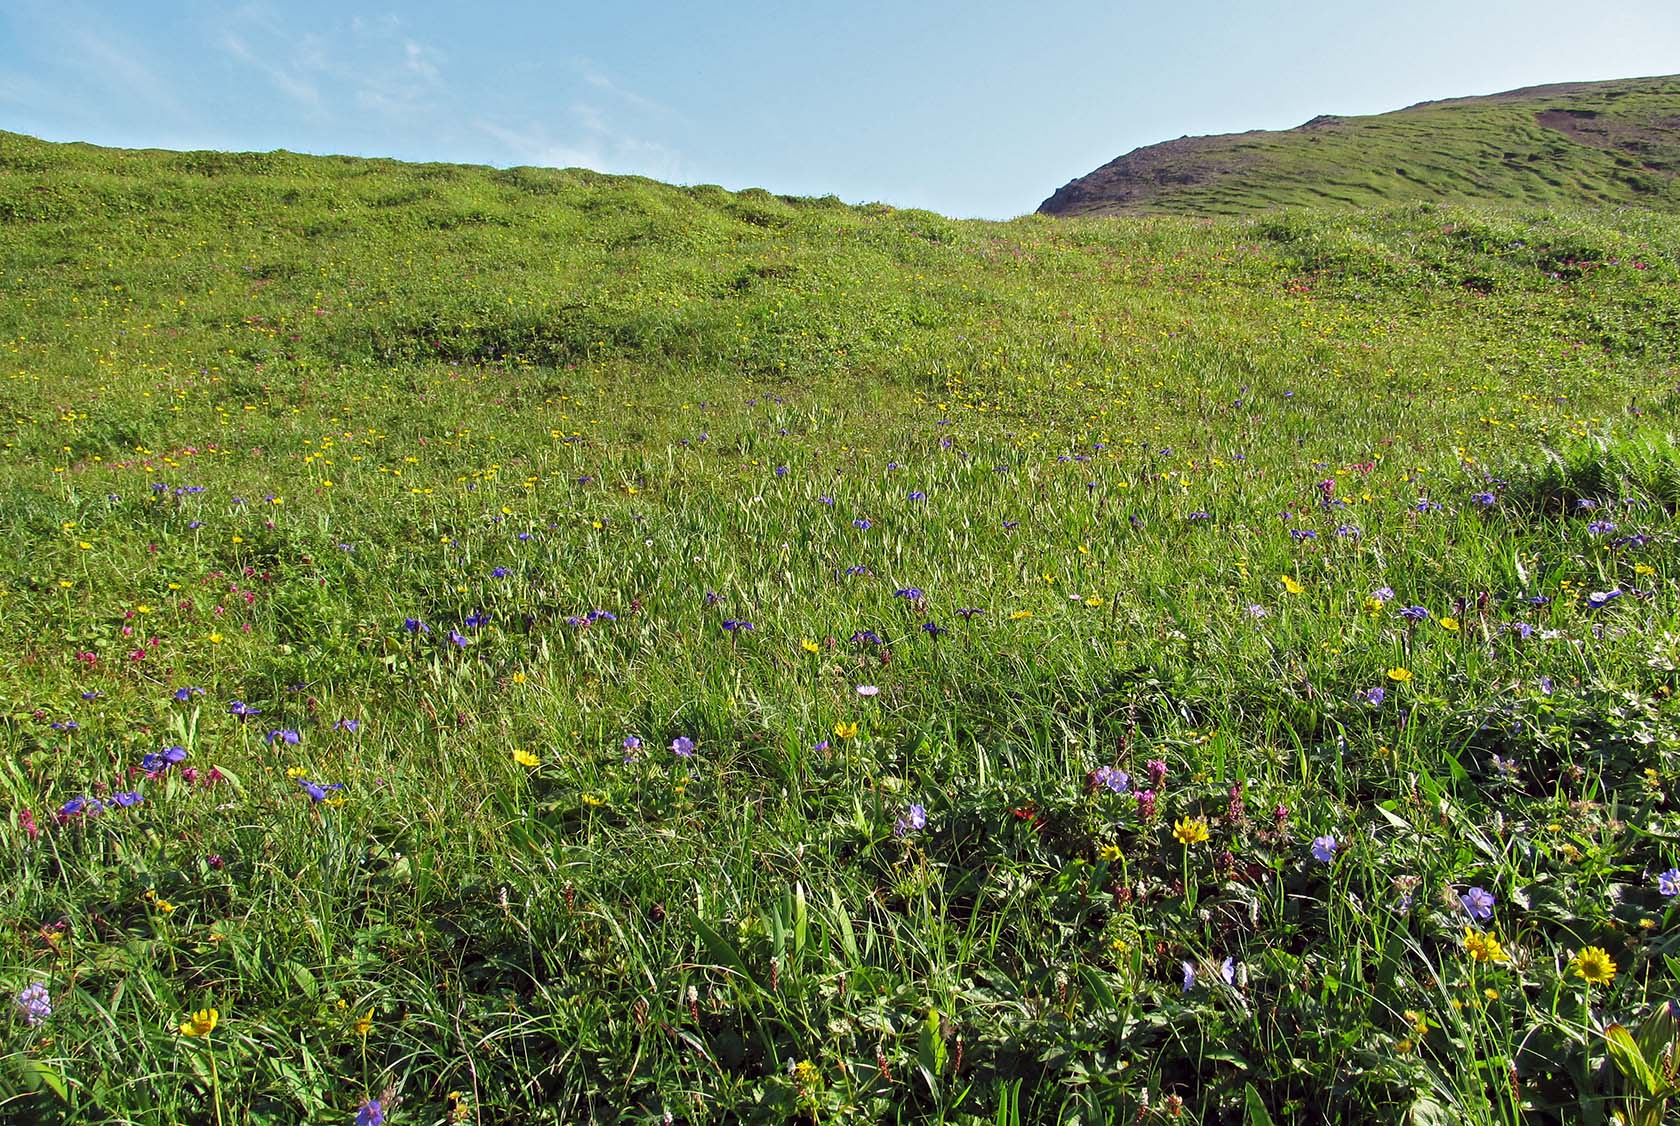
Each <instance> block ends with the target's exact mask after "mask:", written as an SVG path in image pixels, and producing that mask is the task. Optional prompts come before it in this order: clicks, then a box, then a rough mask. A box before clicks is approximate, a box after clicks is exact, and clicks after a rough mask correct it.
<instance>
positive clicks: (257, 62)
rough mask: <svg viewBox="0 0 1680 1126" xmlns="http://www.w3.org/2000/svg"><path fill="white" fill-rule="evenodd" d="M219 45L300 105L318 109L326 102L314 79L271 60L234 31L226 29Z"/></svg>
mask: <svg viewBox="0 0 1680 1126" xmlns="http://www.w3.org/2000/svg"><path fill="white" fill-rule="evenodd" d="M219 46H220V47H221V48H222V50H224V51H226V52H227V53H228V54H230V55H232V56H233V57H234V58H235V59H237V60H239V61H240V62H242V63H245V64H246V65H247V66H251V67H255V68H256V69H257V70H258V71H260V72H261V73H262V74H263V75H264V76H266V77H267V78H268V80H269V81H270V82H272V83H273V84H274V87H275V89H277V90H279V91H280V92H281V93H282V94H284V95H286V96H287V97H288V98H291V99H292V100H293V101H295V102H297V103H298V104H299V105H302V106H304V107H306V108H308V109H312V110H318V109H320V108H321V107H322V105H323V104H324V100H323V99H322V97H321V89H320V87H319V86H317V85H316V84H315V83H314V82H313V81H311V80H310V79H308V78H306V77H304V76H303V75H302V74H299V73H297V72H296V71H295V70H293V69H292V68H291V67H287V66H282V65H280V64H278V63H274V62H270V61H269V60H268V59H267V58H265V57H263V56H262V55H260V54H258V53H257V52H256V51H253V50H252V49H251V48H250V46H249V45H247V44H246V42H245V40H244V39H243V38H241V37H240V36H238V35H235V34H234V33H233V32H231V31H224V32H223V33H222V37H221V40H220V43H219Z"/></svg>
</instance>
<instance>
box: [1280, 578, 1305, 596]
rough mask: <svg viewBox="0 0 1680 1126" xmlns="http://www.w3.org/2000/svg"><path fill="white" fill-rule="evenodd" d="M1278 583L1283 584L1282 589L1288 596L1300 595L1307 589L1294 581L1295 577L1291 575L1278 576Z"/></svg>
mask: <svg viewBox="0 0 1680 1126" xmlns="http://www.w3.org/2000/svg"><path fill="white" fill-rule="evenodd" d="M1278 582H1280V583H1282V584H1283V589H1284V590H1285V591H1286V592H1288V593H1289V594H1301V593H1303V592H1305V591H1306V589H1307V588H1306V587H1304V586H1302V585H1301V584H1300V583H1299V582H1298V581H1296V579H1295V576H1293V575H1283V576H1280V577H1279V578H1278Z"/></svg>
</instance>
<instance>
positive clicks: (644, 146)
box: [477, 106, 689, 183]
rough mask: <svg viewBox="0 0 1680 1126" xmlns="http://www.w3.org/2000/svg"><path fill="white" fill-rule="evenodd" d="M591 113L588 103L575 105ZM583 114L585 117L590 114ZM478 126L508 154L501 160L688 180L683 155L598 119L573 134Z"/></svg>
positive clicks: (538, 128) (543, 128)
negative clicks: (620, 130)
mask: <svg viewBox="0 0 1680 1126" xmlns="http://www.w3.org/2000/svg"><path fill="white" fill-rule="evenodd" d="M573 108H574V110H581V111H587V110H588V107H583V106H579V107H573ZM584 116H586V117H587V112H585V114H584ZM477 128H478V130H479V132H480V133H482V134H483V135H484V136H486V137H488V138H490V139H491V140H493V141H495V142H496V144H497V145H499V146H500V147H501V149H502V150H503V152H504V153H506V155H507V160H505V161H502V162H500V163H508V164H532V165H537V166H539V167H544V168H589V169H593V170H594V171H596V172H616V173H623V174H627V175H636V176H651V177H653V178H654V179H657V180H670V181H675V182H678V183H681V182H683V181H685V180H687V179H688V178H689V175H688V168H687V163H686V162H685V161H684V160H683V157H682V154H681V153H679V152H677V151H676V150H675V149H672V148H670V147H669V146H666V145H663V144H660V143H659V142H657V141H648V140H644V139H642V138H639V137H634V136H627V135H624V134H621V133H615V132H614V131H612V130H611V129H609V128H607V126H606V124H605V123H604V122H602V121H599V120H598V119H595V120H594V122H593V124H592V125H591V126H584V127H580V129H579V131H578V132H579V135H578V136H575V137H558V136H556V135H555V134H554V133H552V132H551V131H550V130H549V129H548V128H547V127H546V126H542V125H527V126H525V127H523V128H515V127H510V126H507V125H503V124H498V123H497V122H493V121H479V122H477Z"/></svg>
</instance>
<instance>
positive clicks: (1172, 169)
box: [1044, 75, 1680, 215]
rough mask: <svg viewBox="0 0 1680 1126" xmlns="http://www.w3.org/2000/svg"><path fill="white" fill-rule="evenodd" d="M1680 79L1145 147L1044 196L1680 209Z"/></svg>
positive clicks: (1148, 201) (1056, 203)
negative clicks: (1678, 126)
mask: <svg viewBox="0 0 1680 1126" xmlns="http://www.w3.org/2000/svg"><path fill="white" fill-rule="evenodd" d="M1676 120H1680V76H1672V75H1671V76H1668V77H1661V78H1633V79H1623V80H1619V81H1614V82H1581V83H1569V84H1565V85H1560V86H1541V87H1534V88H1531V89H1528V90H1517V91H1511V92H1509V93H1506V94H1496V95H1492V96H1489V97H1482V98H1458V99H1453V100H1450V101H1442V102H1426V103H1423V104H1421V105H1417V106H1412V107H1410V108H1407V109H1403V110H1397V111H1395V112H1392V113H1384V114H1376V115H1372V116H1368V117H1343V118H1334V119H1330V120H1326V121H1322V122H1319V123H1318V124H1313V125H1308V126H1302V127H1300V128H1297V129H1290V130H1285V131H1266V130H1255V131H1253V132H1248V133H1233V134H1230V135H1227V136H1220V137H1208V138H1195V139H1193V140H1191V141H1189V142H1168V143H1167V144H1164V145H1161V146H1150V147H1147V148H1143V149H1139V150H1137V151H1135V152H1133V153H1129V154H1127V155H1126V156H1124V157H1121V158H1119V159H1118V160H1116V161H1115V162H1114V163H1113V164H1111V165H1105V166H1104V167H1103V168H1101V169H1098V170H1097V171H1095V172H1093V173H1091V174H1090V175H1089V176H1087V177H1083V178H1081V179H1079V180H1075V181H1074V182H1073V183H1071V184H1069V185H1068V186H1067V187H1066V188H1064V189H1062V191H1060V192H1058V193H1057V194H1056V195H1055V196H1052V197H1051V198H1050V199H1049V200H1046V201H1045V204H1044V209H1045V210H1048V211H1053V212H1056V213H1058V214H1067V215H1103V214H1138V213H1142V214H1173V215H1251V214H1254V213H1256V212H1262V211H1270V210H1275V209H1277V208H1281V207H1319V208H1330V209H1347V208H1353V207H1385V206H1394V205H1396V204H1402V203H1408V202H1415V201H1424V200H1427V201H1431V202H1435V203H1442V204H1461V205H1463V204H1473V205H1475V204H1479V205H1482V206H1487V205H1497V206H1507V207H1535V208H1562V209H1568V210H1573V209H1577V208H1580V207H1583V206H1586V207H1637V208H1642V209H1655V210H1661V211H1668V212H1673V211H1677V210H1680V180H1677V179H1676V174H1677V173H1680V131H1676V129H1675V124H1674V123H1675V121H1676Z"/></svg>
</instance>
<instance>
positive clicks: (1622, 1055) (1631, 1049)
mask: <svg viewBox="0 0 1680 1126" xmlns="http://www.w3.org/2000/svg"><path fill="white" fill-rule="evenodd" d="M1604 1046H1605V1047H1606V1048H1608V1049H1609V1050H1610V1060H1611V1062H1612V1063H1614V1064H1615V1065H1616V1070H1617V1071H1619V1072H1621V1073H1622V1078H1624V1079H1626V1080H1628V1081H1629V1082H1631V1083H1634V1084H1636V1085H1637V1086H1638V1087H1639V1088H1640V1089H1641V1093H1642V1094H1645V1095H1647V1096H1650V1095H1656V1094H1659V1093H1661V1091H1662V1088H1663V1081H1662V1079H1661V1078H1660V1077H1659V1076H1658V1074H1657V1071H1656V1070H1655V1069H1654V1068H1653V1067H1652V1066H1651V1064H1650V1062H1649V1061H1648V1060H1646V1058H1645V1053H1644V1052H1641V1051H1640V1050H1639V1045H1638V1044H1636V1043H1635V1042H1634V1039H1633V1033H1631V1032H1629V1031H1628V1030H1627V1029H1626V1028H1624V1027H1622V1026H1621V1025H1619V1024H1612V1025H1611V1026H1610V1027H1609V1028H1606V1029H1605V1030H1604Z"/></svg>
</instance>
